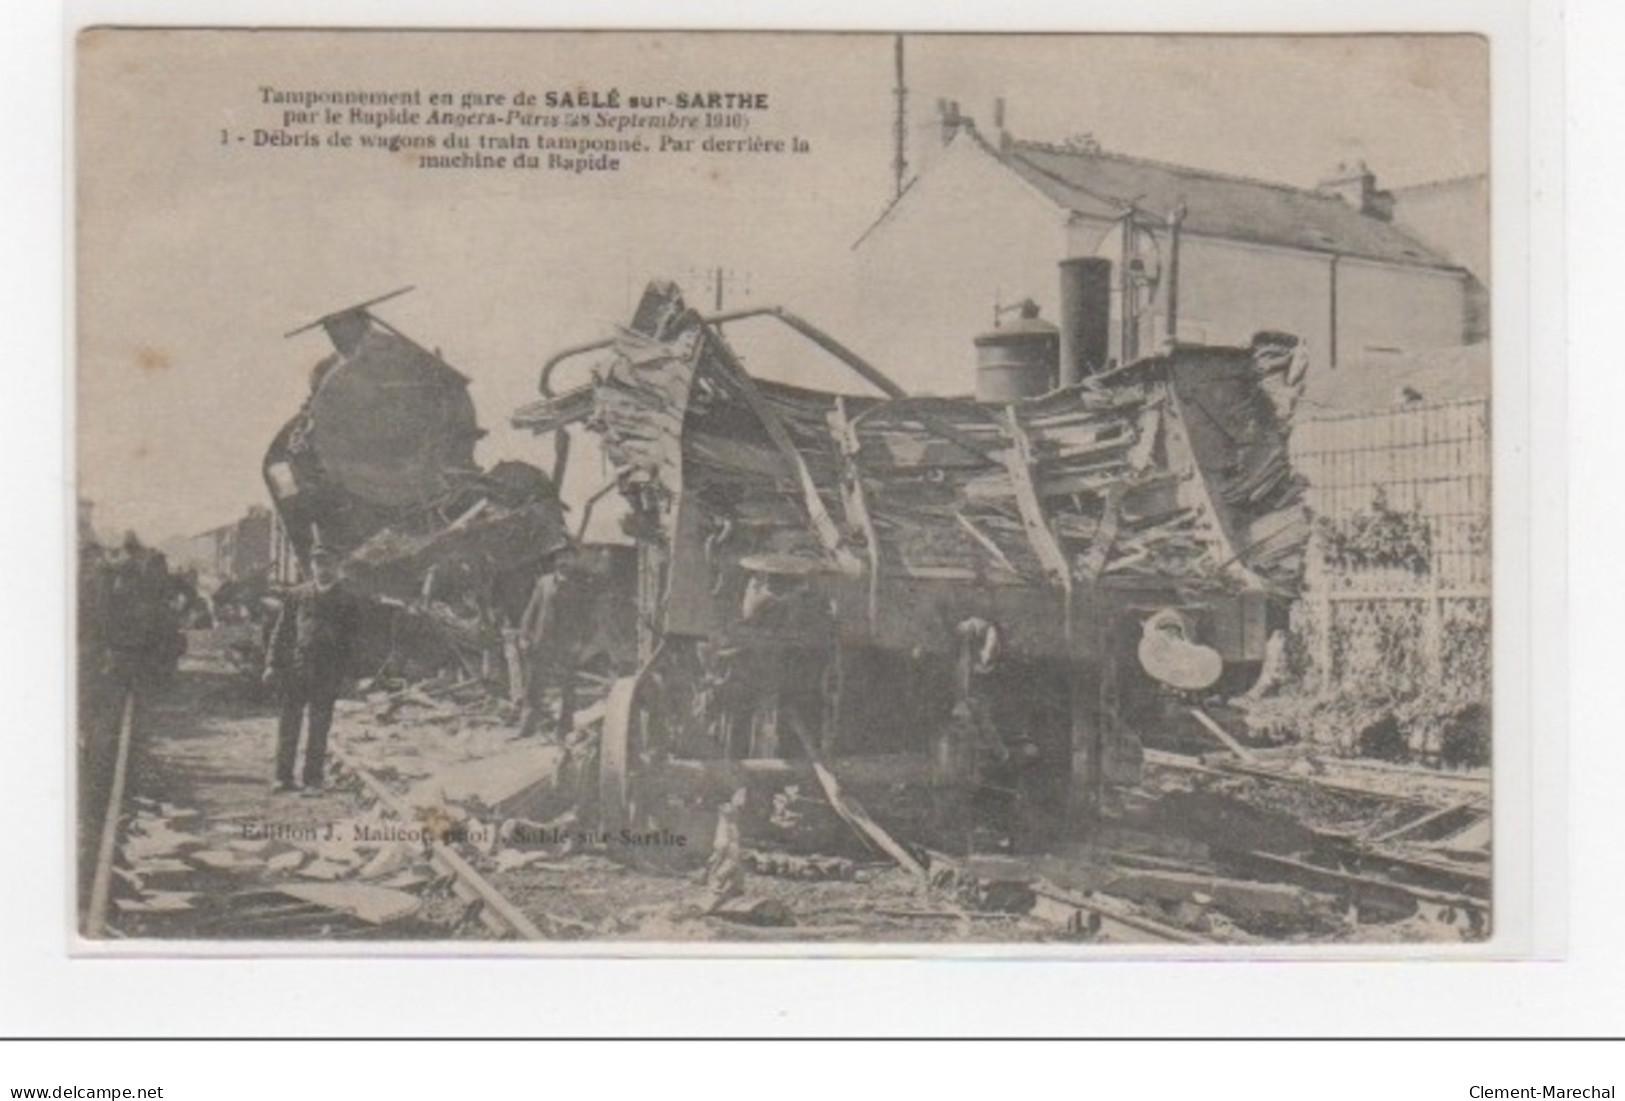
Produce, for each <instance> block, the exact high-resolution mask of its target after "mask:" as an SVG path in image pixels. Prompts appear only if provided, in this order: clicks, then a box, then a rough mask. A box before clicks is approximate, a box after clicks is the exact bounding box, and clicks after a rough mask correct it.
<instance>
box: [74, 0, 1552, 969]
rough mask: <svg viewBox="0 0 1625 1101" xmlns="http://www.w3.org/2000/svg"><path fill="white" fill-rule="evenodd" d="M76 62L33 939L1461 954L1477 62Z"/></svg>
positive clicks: (615, 37)
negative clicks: (61, 876)
mask: <svg viewBox="0 0 1625 1101" xmlns="http://www.w3.org/2000/svg"><path fill="white" fill-rule="evenodd" d="M73 69H74V72H73V82H74V89H73V98H72V105H71V111H72V115H73V132H74V138H73V144H72V146H71V155H72V158H73V167H72V176H73V197H72V205H73V210H72V216H73V223H74V225H73V235H74V245H73V263H74V278H73V288H72V312H73V327H72V336H71V341H72V356H73V360H74V373H73V384H72V385H73V390H72V404H73V410H72V426H71V432H72V447H73V452H74V463H75V466H76V470H75V472H74V478H73V483H72V486H71V492H72V495H73V498H74V503H75V504H76V506H77V525H76V529H75V534H76V546H74V547H73V548H72V549H71V553H72V554H74V555H76V559H75V561H74V564H73V567H72V570H71V572H70V577H75V578H76V580H75V581H74V583H73V590H74V591H73V594H72V605H73V607H72V613H71V615H72V630H73V634H74V639H73V646H72V652H71V654H70V660H71V661H72V663H73V687H74V709H73V710H74V714H73V716H72V719H71V723H70V729H68V730H65V731H63V732H62V736H63V738H64V739H67V740H69V741H71V743H72V749H71V750H70V753H71V758H72V773H73V783H72V788H73V790H72V791H71V792H69V793H68V794H69V797H70V799H71V801H72V803H73V807H74V811H73V818H74V821H75V823H76V826H77V830H76V837H75V838H74V843H73V846H72V852H71V853H65V854H64V858H65V859H66V860H69V861H71V863H72V873H71V875H70V877H69V878H70V879H71V881H72V885H73V891H74V894H75V901H76V906H75V913H74V923H75V928H74V931H73V934H74V939H75V944H76V946H77V947H78V949H80V950H89V951H94V952H103V953H112V954H117V953H118V952H121V951H131V952H141V951H154V950H157V951H160V952H161V951H165V950H173V951H186V950H191V949H193V948H197V947H198V946H203V947H204V948H208V947H211V946H214V947H218V946H222V945H224V946H228V947H229V946H235V947H244V946H248V947H251V948H253V947H256V946H257V947H258V948H263V950H264V951H266V952H273V951H282V952H296V953H297V952H300V951H308V950H313V949H315V948H317V947H320V948H323V949H332V948H333V946H335V945H337V946H339V950H342V951H345V952H354V953H356V954H365V953H368V952H377V951H383V950H392V949H395V948H398V947H399V946H402V945H405V946H409V947H415V948H418V949H421V950H423V951H427V952H444V953H447V954H453V953H463V952H475V953H477V952H479V951H481V950H486V951H498V952H515V953H518V952H540V953H545V952H550V951H578V952H579V951H597V952H609V951H613V952H615V953H618V954H627V953H634V954H635V953H643V954H650V955H657V954H661V953H666V952H671V953H679V954H680V953H683V952H691V951H696V950H699V949H709V948H714V947H716V946H732V947H734V948H735V949H736V950H737V949H739V946H744V948H746V949H749V950H751V951H755V952H762V953H767V954H771V953H774V952H776V951H780V950H788V949H791V948H798V949H800V950H802V951H809V950H811V951H816V952H823V953H834V954H841V953H861V952H863V951H864V950H880V951H899V950H906V951H920V952H925V953H930V952H952V951H955V950H961V951H963V950H966V949H967V948H971V949H975V950H977V951H981V952H991V953H995V954H997V953H1001V952H1006V953H1013V954H1021V953H1043V954H1052V955H1060V956H1064V957H1067V958H1089V957H1091V956H1092V955H1102V956H1107V955H1110V954H1112V953H1114V952H1120V951H1125V950H1132V951H1135V952H1147V951H1149V952H1166V953H1170V954H1173V955H1176V956H1178V955H1201V956H1203V957H1204V958H1205V957H1211V956H1215V955H1218V956H1221V957H1222V956H1224V955H1225V954H1226V953H1241V954H1245V953H1247V952H1258V951H1271V952H1278V951H1285V950H1287V949H1292V950H1303V951H1305V952H1307V953H1310V954H1313V953H1317V952H1332V951H1344V950H1348V951H1373V952H1393V951H1400V950H1403V951H1410V952H1416V953H1422V954H1437V955H1441V956H1449V955H1450V954H1451V953H1454V952H1482V951H1485V950H1488V949H1493V948H1494V947H1495V946H1496V945H1497V943H1498V941H1499V940H1500V939H1504V935H1505V932H1506V928H1507V924H1506V915H1505V914H1504V913H1503V912H1501V910H1500V909H1499V908H1498V907H1499V906H1500V901H1501V900H1503V899H1505V898H1506V897H1507V894H1508V892H1507V891H1506V890H1505V889H1504V886H1505V880H1504V879H1503V876H1504V875H1505V874H1506V868H1505V866H1504V861H1502V862H1498V860H1497V853H1496V851H1495V847H1494V844H1493V842H1494V840H1495V839H1496V837H1497V834H1496V826H1497V817H1496V805H1495V803H1496V802H1497V801H1496V800H1492V792H1493V791H1495V790H1498V789H1497V788H1496V786H1495V785H1494V784H1493V782H1492V781H1493V780H1494V778H1495V777H1496V775H1497V773H1496V771H1495V770H1496V769H1497V767H1498V757H1500V758H1502V759H1505V755H1506V754H1507V753H1508V748H1507V747H1508V742H1507V738H1508V732H1507V730H1506V729H1505V728H1504V727H1503V725H1502V724H1501V723H1499V722H1498V721H1497V716H1498V704H1499V702H1500V700H1501V697H1500V695H1499V693H1498V691H1497V684H1496V680H1495V677H1494V669H1493V668H1492V655H1493V654H1494V652H1495V649H1496V647H1495V635H1494V633H1493V632H1494V628H1495V617H1494V614H1493V613H1494V609H1493V608H1492V597H1493V593H1494V590H1495V581H1496V575H1495V572H1494V567H1495V563H1496V557H1497V556H1496V555H1495V553H1494V547H1493V543H1494V537H1493V536H1494V523H1495V520H1496V513H1495V511H1494V509H1492V500H1493V499H1494V490H1495V486H1494V485H1492V477H1491V475H1492V471H1493V469H1494V457H1495V447H1496V440H1495V438H1494V435H1493V433H1492V427H1493V424H1494V420H1493V417H1492V385H1491V381H1492V367H1494V366H1495V361H1494V359H1493V358H1492V357H1493V355H1494V350H1495V348H1496V345H1495V343H1494V342H1493V338H1494V335H1495V334H1493V333H1492V331H1491V328H1492V326H1491V321H1492V314H1493V310H1492V305H1493V303H1492V296H1491V287H1492V285H1493V283H1492V273H1491V270H1490V257H1491V224H1492V220H1491V216H1490V215H1491V192H1490V178H1491V176H1490V145H1491V141H1490V135H1491V121H1492V120H1491V82H1490V48H1489V42H1488V40H1487V39H1486V38H1484V37H1482V36H1479V35H1472V34H1399V33H1393V34H1343V35H1331V34H1326V35H1286V34H1254V35H1244V34H1226V35H1217V34H1215V35H1180V34H1078V33H1067V34H1043V35H1039V34H944V33H878V32H863V33H813V32H788V31H779V32H720V31H717V32H700V31H693V32H676V31H661V32H656V31H648V32H640V31H613V32H612V31H600V32H590V31H571V32H565V31H540V30H538V31H472V30H470V31H451V30H433V31H429V30H383V29H368V30H293V29H276V30H248V29H215V30H210V29H158V28H133V27H127V28H121V27H111V26H109V27H91V28H88V29H84V30H81V31H80V32H79V33H78V36H77V40H76V43H75V47H74V59H73ZM1517 734H1518V736H1519V737H1520V738H1523V737H1525V736H1526V734H1527V732H1526V731H1521V730H1520V731H1518V732H1517ZM1514 749H1515V752H1517V753H1523V752H1525V750H1526V747H1525V746H1524V745H1523V743H1522V742H1521V741H1520V742H1517V743H1514ZM809 946H810V947H809Z"/></svg>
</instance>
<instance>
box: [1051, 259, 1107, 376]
mask: <svg viewBox="0 0 1625 1101" xmlns="http://www.w3.org/2000/svg"><path fill="white" fill-rule="evenodd" d="M1111 313H1112V262H1111V261H1110V260H1106V259H1103V258H1102V257H1098V256H1078V257H1074V258H1073V259H1071V260H1062V261H1061V378H1060V383H1061V385H1062V386H1072V385H1075V384H1077V383H1079V382H1082V381H1083V380H1084V378H1085V377H1086V376H1088V375H1091V374H1094V373H1095V372H1096V371H1100V370H1102V369H1103V368H1105V366H1106V357H1107V355H1108V349H1109V343H1108V342H1109V340H1110V333H1111Z"/></svg>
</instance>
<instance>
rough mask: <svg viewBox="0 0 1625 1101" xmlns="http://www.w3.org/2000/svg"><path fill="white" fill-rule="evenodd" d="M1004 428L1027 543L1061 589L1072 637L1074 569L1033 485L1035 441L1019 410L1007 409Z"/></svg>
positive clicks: (1006, 459)
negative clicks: (1029, 435)
mask: <svg viewBox="0 0 1625 1101" xmlns="http://www.w3.org/2000/svg"><path fill="white" fill-rule="evenodd" d="M1004 421H1005V427H1006V428H1008V429H1009V431H1010V444H1011V446H1010V449H1009V450H1008V451H1006V452H1005V453H1004V467H1005V469H1006V470H1007V471H1009V472H1010V484H1011V486H1012V488H1013V489H1014V491H1015V495H1016V507H1017V508H1018V509H1020V511H1021V523H1022V526H1023V527H1025V528H1026V529H1027V539H1028V541H1029V542H1031V543H1032V546H1033V551H1034V552H1035V553H1036V554H1037V555H1038V561H1039V562H1040V563H1042V564H1043V567H1044V571H1045V572H1046V573H1048V574H1049V575H1050V577H1051V578H1052V579H1054V580H1055V581H1056V582H1057V583H1058V584H1059V585H1060V586H1061V594H1062V597H1063V599H1064V600H1065V602H1066V606H1065V612H1066V634H1067V637H1068V638H1070V637H1071V636H1072V567H1071V566H1070V565H1069V564H1068V562H1067V560H1066V551H1064V550H1062V549H1061V541H1060V540H1059V539H1057V538H1056V536H1055V532H1054V531H1053V530H1051V528H1050V526H1049V517H1048V516H1047V515H1046V514H1045V512H1044V505H1043V502H1042V501H1040V500H1039V497H1038V487H1037V485H1036V484H1035V483H1034V481H1033V448H1032V441H1031V440H1029V439H1028V438H1027V431H1026V429H1024V428H1023V427H1022V426H1021V418H1020V417H1018V416H1017V415H1016V407H1015V406H1014V405H1007V406H1005V408H1004Z"/></svg>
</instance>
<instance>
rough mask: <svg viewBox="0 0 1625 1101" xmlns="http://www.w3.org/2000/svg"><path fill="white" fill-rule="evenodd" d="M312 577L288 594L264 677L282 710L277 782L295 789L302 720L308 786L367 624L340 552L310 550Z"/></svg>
mask: <svg viewBox="0 0 1625 1101" xmlns="http://www.w3.org/2000/svg"><path fill="white" fill-rule="evenodd" d="M310 566H311V571H312V573H313V575H314V576H313V578H312V579H311V580H310V581H307V582H305V583H304V584H302V585H298V586H296V587H295V588H294V589H293V590H291V591H290V592H289V593H288V596H287V599H286V600H284V601H283V604H282V610H281V612H280V613H279V614H278V615H277V621H276V626H275V627H274V628H273V629H272V631H271V643H270V645H269V646H268V647H266V652H265V683H266V684H267V685H270V686H271V687H273V688H275V689H276V690H277V694H278V696H279V697H280V698H281V702H282V716H281V720H280V721H279V723H278V724H277V742H276V786H275V788H274V789H273V790H275V791H278V792H291V791H297V790H298V786H297V785H296V784H295V783H294V768H293V766H294V759H295V757H296V756H297V755H298V752H299V728H300V726H301V725H303V723H304V719H305V714H306V712H307V711H308V712H309V715H310V736H309V737H308V738H307V739H306V741H305V768H304V774H303V775H304V782H305V792H306V793H307V794H312V795H313V794H316V793H317V792H319V791H321V788H322V782H323V776H324V772H325V768H326V763H327V732H328V730H330V729H331V728H332V725H333V701H334V700H336V699H337V698H338V694H339V686H340V685H341V684H342V683H343V681H344V677H345V675H346V673H347V672H348V670H349V667H350V663H351V659H352V657H353V654H354V650H355V644H356V638H357V636H358V635H359V634H360V628H361V603H360V601H359V600H357V599H356V597H355V596H354V594H352V593H350V592H349V591H348V590H346V589H345V588H344V586H343V584H342V583H341V582H340V578H339V569H338V560H337V557H336V556H335V555H334V554H333V553H332V551H330V550H329V549H328V548H326V547H323V546H321V545H320V544H318V545H317V546H315V547H314V548H312V550H311V552H310Z"/></svg>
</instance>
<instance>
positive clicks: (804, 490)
mask: <svg viewBox="0 0 1625 1101" xmlns="http://www.w3.org/2000/svg"><path fill="white" fill-rule="evenodd" d="M706 335H707V343H708V345H709V347H710V348H711V349H712V350H713V351H714V352H715V353H716V356H717V359H718V360H719V361H721V363H722V365H723V367H724V368H725V369H726V370H727V373H728V381H729V382H731V383H733V385H734V386H735V387H736V388H737V389H738V390H739V393H740V396H741V397H743V398H744V399H745V404H746V405H748V406H750V410H751V412H753V413H755V414H756V418H757V420H759V421H761V422H762V427H763V428H764V429H766V430H767V435H768V438H769V439H770V440H772V441H773V445H774V446H775V447H777V448H778V449H779V452H780V454H782V455H783V456H784V458H785V459H786V460H788V461H789V463H790V466H791V468H792V469H794V470H795V472H796V480H797V481H798V482H800V483H801V496H802V502H803V503H804V504H805V505H806V508H807V515H808V518H809V519H810V520H811V521H812V526H813V531H814V532H815V533H816V534H817V536H818V541H819V542H820V543H822V544H823V545H824V549H825V550H826V551H827V552H828V553H829V554H830V556H831V557H832V558H834V559H835V563H836V565H837V566H838V567H840V570H841V572H842V573H845V574H856V573H857V572H858V571H859V570H860V569H862V565H861V564H860V563H859V562H858V559H857V556H855V555H854V554H853V553H852V552H851V551H849V550H847V549H846V545H845V543H844V542H843V541H842V539H841V530H840V528H838V527H836V526H835V519H834V517H832V516H830V514H829V509H827V508H825V507H824V499H823V498H822V497H820V496H819V495H818V484H817V483H816V482H814V481H813V476H812V471H811V470H809V469H808V468H807V460H806V459H805V458H804V457H803V456H802V454H801V452H800V451H798V450H796V445H795V441H794V440H792V439H791V438H790V433H789V431H788V430H787V429H786V428H785V427H784V422H783V421H782V420H780V419H779V415H778V414H777V413H775V412H774V411H773V407H772V406H771V405H769V404H768V403H767V399H766V398H765V397H763V396H762V392H761V390H759V389H758V388H757V386H756V380H755V379H753V378H751V377H750V373H749V372H748V371H746V370H745V367H744V365H743V364H741V363H740V362H739V360H738V358H736V357H735V356H734V354H733V350H732V349H731V348H729V347H728V346H727V344H725V343H723V341H722V338H721V337H719V336H716V335H715V334H713V333H710V332H707V334H706Z"/></svg>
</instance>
